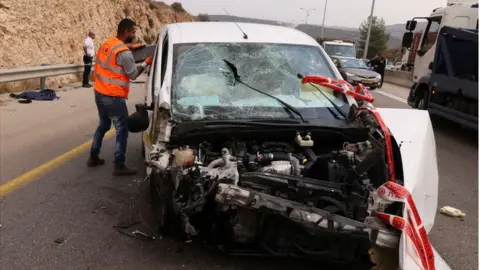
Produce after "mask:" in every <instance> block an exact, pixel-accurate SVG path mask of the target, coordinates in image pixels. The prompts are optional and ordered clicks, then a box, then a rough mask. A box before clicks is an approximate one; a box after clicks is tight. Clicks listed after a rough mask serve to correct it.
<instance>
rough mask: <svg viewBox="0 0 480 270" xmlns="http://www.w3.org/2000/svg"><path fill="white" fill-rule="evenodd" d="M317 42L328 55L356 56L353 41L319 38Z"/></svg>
mask: <svg viewBox="0 0 480 270" xmlns="http://www.w3.org/2000/svg"><path fill="white" fill-rule="evenodd" d="M319 43H320V45H321V46H322V48H323V49H324V50H325V52H327V54H328V55H329V56H343V57H356V56H357V50H356V48H355V43H354V42H351V41H344V40H338V39H336V40H335V39H333V40H332V39H321V40H319Z"/></svg>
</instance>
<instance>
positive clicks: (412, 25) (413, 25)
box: [405, 20, 417, 32]
mask: <svg viewBox="0 0 480 270" xmlns="http://www.w3.org/2000/svg"><path fill="white" fill-rule="evenodd" d="M416 27H417V21H414V20H411V21H407V24H406V25H405V29H406V30H407V31H410V32H412V31H413V30H415V28H416Z"/></svg>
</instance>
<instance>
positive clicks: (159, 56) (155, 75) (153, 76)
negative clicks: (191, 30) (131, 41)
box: [143, 30, 168, 161]
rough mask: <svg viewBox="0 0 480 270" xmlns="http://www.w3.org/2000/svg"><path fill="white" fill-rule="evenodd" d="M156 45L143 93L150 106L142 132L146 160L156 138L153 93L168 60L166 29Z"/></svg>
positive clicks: (155, 106) (158, 84)
mask: <svg viewBox="0 0 480 270" xmlns="http://www.w3.org/2000/svg"><path fill="white" fill-rule="evenodd" d="M157 45H158V46H157V50H156V51H155V55H154V58H153V64H152V66H151V68H150V74H149V76H148V83H147V85H146V93H145V105H146V106H148V107H150V108H152V110H149V111H148V113H149V115H148V116H149V120H150V126H149V127H148V129H147V130H146V131H145V132H144V134H143V143H144V148H145V153H146V157H145V159H146V160H147V161H148V153H149V152H150V150H151V147H152V144H154V143H156V138H157V137H158V130H157V124H158V123H157V122H158V121H157V115H158V97H157V96H155V94H156V93H159V92H160V91H159V90H160V88H161V87H162V84H163V77H164V75H165V70H166V64H165V63H166V61H167V60H168V59H167V58H168V56H167V55H166V54H165V51H167V52H168V35H167V31H166V30H164V31H162V32H161V33H160V35H159V36H158V38H157Z"/></svg>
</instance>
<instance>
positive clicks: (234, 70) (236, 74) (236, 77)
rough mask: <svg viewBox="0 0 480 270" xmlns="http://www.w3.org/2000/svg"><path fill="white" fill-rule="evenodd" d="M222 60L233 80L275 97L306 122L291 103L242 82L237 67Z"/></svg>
mask: <svg viewBox="0 0 480 270" xmlns="http://www.w3.org/2000/svg"><path fill="white" fill-rule="evenodd" d="M222 60H223V61H224V62H225V63H226V64H227V66H228V67H229V68H230V70H231V71H232V73H233V77H234V78H235V81H237V82H239V83H241V84H243V85H245V86H246V87H248V88H250V89H252V90H254V91H257V92H259V93H261V94H264V95H266V96H268V97H271V98H273V99H275V100H276V101H278V102H279V103H280V104H282V105H283V106H284V107H285V108H286V109H288V110H289V111H290V112H293V113H294V114H296V115H298V117H300V119H302V122H303V123H308V121H307V120H305V118H303V116H302V114H301V113H300V112H299V111H298V110H297V109H295V108H294V107H293V106H292V105H290V104H288V103H286V102H285V101H283V100H281V99H279V98H277V97H276V96H274V95H270V94H269V93H266V92H263V91H262V90H259V89H257V88H255V87H253V86H250V85H248V84H247V83H244V82H243V81H242V80H240V75H238V71H237V67H236V66H235V65H234V64H233V63H231V62H230V61H228V60H226V59H222Z"/></svg>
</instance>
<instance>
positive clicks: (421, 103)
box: [417, 96, 425, 110]
mask: <svg viewBox="0 0 480 270" xmlns="http://www.w3.org/2000/svg"><path fill="white" fill-rule="evenodd" d="M417 109H419V110H425V97H423V96H422V97H419V98H418V99H417Z"/></svg>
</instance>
